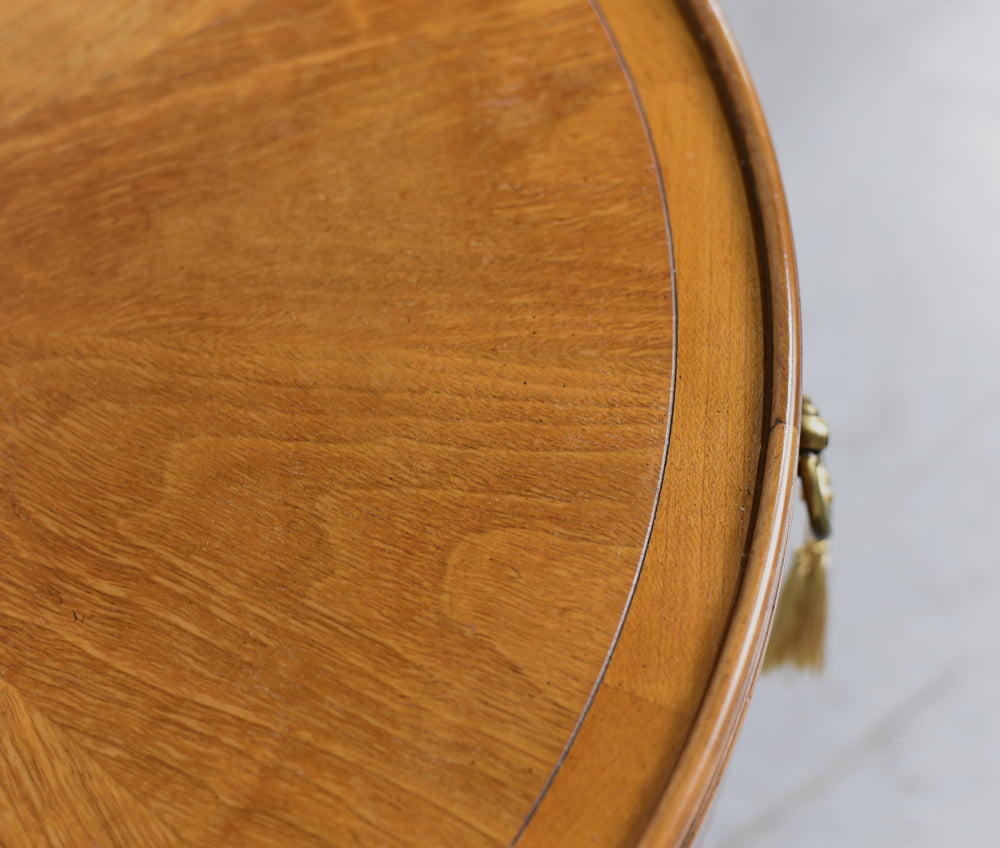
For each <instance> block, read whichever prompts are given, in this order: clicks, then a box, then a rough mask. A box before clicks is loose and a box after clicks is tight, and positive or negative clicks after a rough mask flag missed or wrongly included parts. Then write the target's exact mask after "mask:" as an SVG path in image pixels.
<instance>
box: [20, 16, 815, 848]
mask: <svg viewBox="0 0 1000 848" xmlns="http://www.w3.org/2000/svg"><path fill="white" fill-rule="evenodd" d="M81 10H82V7H80V8H79V9H77V8H75V7H73V5H72V4H65V3H61V2H56V1H55V0H46V2H42V3H38V2H32V3H21V2H16V3H12V4H4V5H3V6H0V28H2V29H3V31H4V33H5V38H4V40H3V41H2V42H0V387H2V388H0V410H2V414H0V440H2V444H0V721H2V726H0V778H2V779H0V844H3V845H4V846H8V845H9V846H22V845H32V846H34V845H47V844H52V845H63V844H65V845H76V844H89V843H90V842H94V843H96V844H101V845H174V844H184V845H212V846H216V845H240V846H244V845H248V846H250V845H262V846H263V845H274V844H280V845H337V846H347V845H399V846H418V845H447V846H454V845H469V846H476V845H482V846H499V845H509V844H511V843H512V842H516V843H517V844H519V845H524V846H528V845H575V844H584V843H586V844H604V845H629V844H634V843H635V842H636V841H637V840H643V844H647V845H661V844H673V843H675V842H678V841H680V840H681V839H683V838H685V837H686V835H687V834H688V833H690V832H691V831H692V828H693V827H694V825H695V824H696V821H697V818H698V816H699V814H700V812H701V810H702V809H703V805H704V804H705V803H706V802H707V799H708V797H709V795H710V792H711V788H712V786H713V785H714V781H715V779H716V778H717V774H718V771H719V769H720V768H721V766H722V763H723V762H724V758H725V755H726V752H727V750H728V746H729V744H730V743H731V739H732V736H733V734H734V732H735V729H736V725H737V723H738V720H739V717H740V715H741V714H742V709H743V706H744V704H745V700H746V697H747V695H748V690H749V687H750V686H751V684H752V680H753V677H754V674H755V671H756V666H757V663H758V661H759V655H760V651H761V650H762V647H763V642H764V635H765V631H766V626H767V619H768V614H769V612H768V611H769V604H770V603H771V601H772V596H773V588H774V583H775V575H776V564H777V561H778V556H779V554H780V551H781V549H782V548H783V544H784V532H785V529H786V526H787V504H788V498H789V493H790V480H791V478H790V474H791V470H790V469H791V458H792V457H793V456H794V448H795V429H796V423H797V418H796V416H797V407H796V403H797V392H798V385H797V364H796V343H797V342H796V339H797V324H796V321H797V311H796V310H797V307H796V305H795V302H794V280H793V276H792V271H791V270H790V264H789V263H790V239H789V238H788V233H787V220H786V216H785V213H784V209H783V205H782V201H781V197H780V183H778V181H777V173H776V170H774V168H773V161H772V160H771V159H769V158H768V157H769V156H770V148H769V145H768V143H767V138H766V132H765V131H764V130H763V123H762V121H761V120H760V118H759V113H758V112H755V111H754V109H755V108H756V106H755V101H754V100H753V97H752V92H751V91H750V89H749V88H748V86H747V84H746V82H745V79H743V78H742V77H740V73H741V66H740V64H739V61H738V59H737V58H736V57H735V54H734V53H733V52H732V48H731V46H730V45H728V44H727V42H726V41H725V37H724V33H723V34H722V35H720V33H721V32H722V31H721V30H716V29H713V27H715V26H717V18H716V17H714V16H713V14H712V10H711V9H710V8H709V7H707V6H703V5H701V4H700V3H695V2H692V4H691V6H690V7H688V6H684V7H683V8H682V7H680V6H675V5H673V3H672V2H671V0H618V2H615V3H609V4H608V5H607V7H606V8H604V9H603V14H604V15H605V16H606V21H604V22H603V23H602V19H601V17H600V16H599V14H595V10H594V9H593V8H591V7H590V6H589V5H587V4H585V3H581V2H578V0H531V2H528V1H527V0H525V2H513V3H504V4H499V3H474V4H469V3H463V2H459V1H458V0H446V2H443V3H439V4H434V5H433V6H430V7H429V6H426V5H419V4H411V3H400V2H389V0H379V2H323V1H322V0H299V1H298V2H287V0H265V2H253V3H251V2H247V0H198V2H192V3H190V4H185V7H184V9H183V10H179V9H177V8H176V4H173V3H166V2H163V3H145V4H133V3H125V2H121V0H96V2H94V3H90V4H87V11H86V13H84V12H83V11H81ZM605 26H606V28H607V30H608V32H610V34H611V35H612V36H613V38H614V43H613V41H612V40H611V39H609V37H608V33H607V32H605ZM706 39H707V40H706ZM615 44H617V47H615ZM727 62H728V63H730V64H728V65H727ZM623 66H624V67H625V68H627V70H628V72H629V73H630V74H631V81H632V83H631V86H630V81H629V78H628V76H627V75H626V73H625V72H623ZM637 102H638V104H639V105H640V106H641V109H642V110H643V111H644V116H643V114H642V112H640V111H639V110H638V109H637V108H636V105H637ZM650 142H651V144H650ZM741 163H742V164H741ZM661 183H662V192H661ZM663 198H665V199H666V207H667V209H666V211H667V213H668V218H669V227H670V233H671V238H670V239H669V240H668V237H667V232H666V231H667V222H666V221H665V220H664V208H663ZM782 262H783V263H785V266H784V270H782V268H781V267H780V266H781V263H782ZM675 307H676V308H675ZM675 322H676V333H675ZM671 422H672V423H671ZM666 446H669V449H668V450H667V451H666V453H665V447H666ZM664 458H666V462H665V465H664ZM661 478H662V480H661ZM661 481H662V487H661Z"/></svg>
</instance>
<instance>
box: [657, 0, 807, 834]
mask: <svg viewBox="0 0 1000 848" xmlns="http://www.w3.org/2000/svg"><path fill="white" fill-rule="evenodd" d="M678 3H679V4H680V5H681V6H682V7H683V9H684V11H685V12H686V14H687V16H688V19H689V22H690V24H691V26H692V27H694V28H696V30H697V35H698V38H699V41H700V42H701V43H702V45H703V47H704V50H705V54H706V59H707V61H708V63H709V65H710V66H711V67H712V69H713V71H714V73H715V75H716V86H717V89H718V91H719V96H720V99H721V100H722V101H723V103H724V105H725V107H726V109H727V111H728V113H729V116H730V120H731V126H732V130H733V133H734V137H735V138H734V140H735V141H736V144H737V147H738V149H741V150H743V151H745V154H746V156H745V165H744V173H745V177H746V181H747V190H748V195H749V197H750V198H751V199H752V200H753V201H755V202H756V206H757V208H756V212H757V213H758V214H759V218H760V222H759V223H760V227H761V231H760V237H761V238H762V239H763V242H764V244H763V248H764V253H765V255H766V268H764V269H762V270H764V271H765V272H766V273H765V274H763V275H762V284H763V285H764V286H766V287H767V290H766V291H765V292H763V298H764V303H765V308H767V309H768V310H769V313H770V314H769V315H768V316H767V318H768V319H769V321H768V322H767V323H766V324H765V330H769V331H770V339H769V340H765V342H767V341H769V342H770V351H769V359H770V375H769V376H770V386H769V389H770V392H769V394H770V409H769V410H768V412H767V415H768V420H767V422H766V427H767V440H766V443H765V445H764V456H763V459H764V467H763V474H762V481H761V482H762V485H761V492H760V500H759V507H758V510H757V517H756V523H755V528H754V533H753V541H752V543H751V546H750V551H749V555H748V559H747V564H746V568H745V571H744V576H743V582H742V585H741V587H740V591H739V596H738V598H737V601H736V606H735V608H734V610H733V615H732V619H731V621H730V625H729V629H728V632H727V634H726V637H725V641H724V643H723V647H722V651H721V653H720V656H719V662H718V664H717V665H716V670H715V673H714V674H713V677H712V680H711V683H710V684H709V688H708V691H707V693H706V695H705V699H704V701H703V702H702V706H701V708H700V710H699V713H698V717H697V719H696V721H695V725H694V728H693V730H692V732H691V734H690V736H689V737H688V740H687V742H686V744H685V746H684V749H683V751H682V753H681V756H680V760H679V761H678V764H677V766H676V768H675V769H674V772H673V774H672V775H671V777H670V781H669V784H668V788H667V790H666V791H665V792H664V794H663V795H662V797H661V798H660V801H659V802H658V804H657V806H656V809H655V811H654V813H653V816H652V818H651V819H650V821H649V822H648V824H647V825H646V828H645V830H644V831H643V833H642V835H641V836H640V838H639V841H638V843H637V844H638V845H639V846H641V848H653V846H663V845H677V844H689V843H690V841H691V840H692V839H693V837H694V835H695V833H696V831H697V829H698V826H699V825H700V823H701V820H702V818H703V817H704V814H705V812H706V810H707V808H708V805H709V803H710V802H711V799H712V797H713V795H714V793H715V789H716V786H717V784H718V781H719V778H720V777H721V774H722V770H723V768H724V767H725V765H726V762H727V760H728V759H729V754H730V752H731V750H732V746H733V743H734V741H735V738H736V734H737V733H738V731H739V728H740V725H741V724H742V722H743V717H744V714H745V711H746V707H747V704H748V701H749V697H750V694H751V693H752V691H753V687H754V684H755V683H756V680H757V675H758V673H759V671H760V666H761V662H762V660H763V656H764V649H765V647H766V645H767V637H768V635H769V633H770V629H771V623H772V619H773V614H774V605H775V602H776V599H777V591H778V585H779V583H780V580H781V568H782V560H783V558H784V555H785V549H786V545H787V541H788V529H789V524H790V521H791V514H792V498H793V495H794V491H795V478H796V471H795V468H796V458H797V455H798V445H799V413H800V408H799V407H800V399H801V319H800V312H799V295H798V281H797V275H796V268H795V254H794V249H793V244H792V232H791V223H790V220H789V216H788V209H787V204H786V201H785V195H784V190H783V188H782V182H781V175H780V172H779V170H778V164H777V159H776V157H775V153H774V148H773V146H772V144H771V138H770V133H769V132H768V129H767V124H766V122H765V120H764V114H763V111H762V109H761V106H760V102H759V100H758V98H757V94H756V91H755V89H754V87H753V83H752V82H751V80H750V76H749V73H748V71H747V67H746V65H745V63H744V61H743V58H742V56H741V54H740V52H739V49H738V47H737V45H736V42H735V40H734V38H733V35H732V32H731V30H730V29H729V26H728V24H727V23H726V21H725V18H724V17H723V14H722V11H721V9H720V8H719V5H718V3H717V2H715V0H678Z"/></svg>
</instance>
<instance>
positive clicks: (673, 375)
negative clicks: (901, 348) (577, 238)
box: [509, 0, 677, 848]
mask: <svg viewBox="0 0 1000 848" xmlns="http://www.w3.org/2000/svg"><path fill="white" fill-rule="evenodd" d="M589 2H590V7H591V8H592V9H593V11H594V14H595V15H596V16H597V19H598V21H599V22H600V24H601V27H602V28H603V29H604V33H605V35H606V36H607V37H608V41H609V42H610V43H611V49H612V50H613V51H614V54H615V57H616V58H617V59H618V64H619V66H620V67H621V69H622V73H623V74H624V75H625V81H626V83H627V84H628V87H629V91H631V92H632V99H633V101H634V102H635V107H636V110H637V111H638V113H639V120H640V122H641V124H642V129H643V132H644V133H645V134H646V142H647V143H648V145H649V150H650V153H651V155H652V157H653V165H654V168H655V170H656V181H657V184H658V186H659V190H660V205H661V207H662V209H663V221H664V227H665V231H666V237H667V252H668V254H669V256H670V300H671V310H672V316H671V318H672V329H671V333H672V337H671V340H670V342H671V344H670V346H671V366H670V368H671V370H670V397H669V401H668V406H667V430H666V434H665V436H664V440H663V455H662V457H661V459H660V474H659V479H658V480H657V484H656V496H655V497H654V498H653V508H652V511H651V512H650V516H649V524H648V526H647V527H646V537H645V539H644V540H643V543H642V551H641V552H640V554H639V563H638V565H637V566H636V569H635V576H634V577H633V578H632V585H631V586H630V587H629V592H628V596H627V597H626V599H625V606H624V608H623V610H622V614H621V617H620V618H619V620H618V626H617V627H616V628H615V633H614V636H613V637H612V638H611V645H610V647H609V648H608V652H607V654H606V655H605V657H604V662H603V663H602V664H601V668H600V671H599V672H598V674H597V678H596V680H595V681H594V685H593V687H592V688H591V690H590V694H589V695H588V696H587V701H586V703H585V704H584V705H583V709H582V710H581V711H580V715H579V717H578V718H577V720H576V724H575V725H574V727H573V730H572V732H571V733H570V735H569V739H568V740H567V741H566V744H565V746H564V747H563V749H562V752H561V753H560V755H559V759H558V760H557V761H556V764H555V766H554V767H553V769H552V772H551V773H550V774H549V776H548V778H547V779H546V781H545V785H544V786H543V787H542V789H541V791H540V792H539V793H538V797H537V798H536V799H535V802H534V803H533V804H532V805H531V809H530V810H529V811H528V814H527V815H526V816H525V817H524V821H523V822H521V826H520V827H519V828H518V831H517V833H516V834H515V835H514V838H513V839H512V840H511V842H510V846H509V848H514V846H516V845H517V843H518V842H519V841H520V840H521V837H522V836H523V835H524V832H525V830H527V828H528V825H529V824H530V823H531V820H532V819H533V818H534V816H535V813H536V812H538V808H539V806H540V805H541V803H542V799H543V798H544V797H545V795H546V793H547V792H548V791H549V789H550V788H551V786H552V783H553V782H554V781H555V779H556V775H558V774H559V770H560V769H561V768H562V765H563V763H564V762H565V761H566V758H567V756H569V751H570V748H572V747H573V743H574V742H575V741H576V738H577V736H578V735H579V733H580V729H581V728H582V727H583V722H584V720H585V719H586V718H587V714H588V713H589V712H590V708H591V706H592V705H593V703H594V698H595V697H596V696H597V690H598V689H600V687H601V683H603V682H604V675H605V674H606V673H607V670H608V666H609V665H610V664H611V657H612V656H613V655H614V652H615V648H616V647H617V646H618V640H619V638H620V637H621V634H622V629H623V628H624V627H625V619H627V618H628V614H629V610H630V609H631V607H632V600H633V598H634V597H635V592H636V588H637V587H638V585H639V577H640V576H641V575H642V568H643V565H644V564H645V562H646V554H647V552H648V551H649V542H650V539H651V538H652V535H653V521H654V520H655V518H656V512H657V510H658V508H659V505H660V495H661V493H662V491H663V478H664V475H665V473H666V468H667V453H668V451H669V449H670V433H671V430H672V428H673V420H674V395H675V393H676V389H677V268H676V265H675V263H674V242H673V235H672V233H671V230H670V213H669V210H668V209H667V194H666V189H665V187H664V184H663V169H662V168H661V167H660V160H659V157H658V156H657V153H656V147H655V145H654V144H653V134H652V131H651V130H650V127H649V120H648V118H647V117H646V112H645V110H644V109H643V106H642V101H641V100H640V98H639V90H638V88H637V87H636V84H635V80H634V79H633V77H632V73H631V71H630V70H629V67H628V64H627V63H626V62H625V57H624V56H622V52H621V48H620V47H619V45H618V42H617V40H616V39H615V36H614V34H613V33H612V31H611V26H610V25H609V24H608V21H607V18H605V16H604V12H603V11H601V8H600V5H599V3H598V0H589Z"/></svg>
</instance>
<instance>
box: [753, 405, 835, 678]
mask: <svg viewBox="0 0 1000 848" xmlns="http://www.w3.org/2000/svg"><path fill="white" fill-rule="evenodd" d="M829 437H830V430H829V428H828V427H827V425H826V422H825V421H824V420H823V419H822V418H820V416H819V410H817V409H816V407H815V406H813V404H812V402H811V401H810V400H809V398H808V397H803V398H802V439H801V450H800V454H799V476H800V477H801V478H802V494H803V499H804V500H805V502H806V507H807V508H808V510H809V528H810V533H811V538H810V539H809V541H807V542H806V543H805V544H804V545H801V546H800V547H799V548H797V549H796V551H795V558H794V560H793V562H792V568H791V571H790V573H789V575H788V577H787V578H786V579H785V583H784V585H783V586H782V587H781V593H780V594H779V595H778V605H777V608H776V610H775V613H774V626H773V627H772V629H771V640H770V642H769V643H768V646H767V653H766V654H765V656H764V668H763V670H764V671H769V670H771V669H773V668H777V667H778V666H782V665H794V666H795V667H796V668H800V669H810V670H812V671H815V672H817V673H818V672H819V671H821V670H822V668H823V659H824V641H825V634H826V605H827V600H826V572H827V569H828V567H829V565H830V543H829V541H828V537H829V535H830V505H831V503H832V501H833V493H832V492H831V489H830V475H829V474H828V473H827V471H826V467H825V466H824V465H823V461H822V459H820V453H821V451H822V450H823V449H824V448H825V447H826V445H827V442H828V441H829Z"/></svg>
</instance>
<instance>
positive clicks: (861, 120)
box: [702, 0, 1000, 848]
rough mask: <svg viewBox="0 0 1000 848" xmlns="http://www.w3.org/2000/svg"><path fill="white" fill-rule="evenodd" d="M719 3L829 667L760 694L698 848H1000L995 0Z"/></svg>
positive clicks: (999, 5) (999, 146)
mask: <svg viewBox="0 0 1000 848" xmlns="http://www.w3.org/2000/svg"><path fill="white" fill-rule="evenodd" d="M722 5H723V8H724V11H725V13H726V15H727V18H728V20H729V22H730V25H731V26H732V29H733V31H734V32H735V34H736V38H737V41H738V42H739V44H740V46H741V49H742V52H743V54H744V57H745V59H746V61H747V63H748V65H749V67H750V72H751V75H752V76H753V78H754V81H755V83H756V86H757V90H758V93H759V95H760V98H761V102H762V103H763V106H764V111H765V114H766V115H767V118H768V122H769V125H770V128H771V133H772V137H773V140H774V144H775V148H776V150H777V154H778V161H779V162H780V164H781V169H782V174H783V177H784V181H785V188H786V192H787V196H788V202H789V206H790V209H791V216H792V224H793V229H794V233H795V240H796V246H797V253H798V264H799V273H800V283H801V290H802V309H803V333H804V371H803V374H804V381H805V388H806V391H807V392H809V393H810V394H811V395H812V397H813V399H814V401H816V403H817V405H818V406H819V407H820V410H821V412H822V413H823V414H824V416H825V417H826V418H827V420H828V422H829V423H830V426H831V429H832V445H831V447H830V449H829V451H828V465H829V467H830V471H831V473H832V475H833V482H834V491H835V495H836V505H835V512H834V533H835V537H834V541H833V545H834V548H833V556H834V563H833V566H832V569H831V573H830V583H831V585H830V593H831V597H830V617H829V630H828V643H827V668H826V671H825V672H824V674H823V675H822V676H821V677H819V678H814V677H808V676H805V677H803V676H795V675H788V674H782V675H777V676H774V675H771V676H768V677H765V678H762V679H761V681H760V683H759V685H758V688H757V692H756V695H755V697H754V700H753V701H752V703H751V706H750V710H749V712H748V715H747V720H746V723H745V725H744V729H743V733H742V735H741V737H740V739H739V741H738V742H737V745H736V749H735V751H734V754H733V757H732V760H731V762H730V766H729V769H728V772H727V775H726V777H725V779H724V781H723V784H722V787H721V790H720V792H719V795H718V797H717V801H716V804H715V806H714V808H713V810H712V812H711V814H710V818H709V821H708V824H707V827H706V828H705V830H704V831H703V837H704V838H703V841H702V844H703V845H705V846H706V848H757V847H758V846H768V848H782V846H795V848H802V846H805V847H806V848H823V846H838V847H839V846H847V845H863V846H876V848H877V846H907V848H914V846H918V848H919V846H941V845H971V846H979V845H983V846H992V845H1000V647H998V645H1000V639H998V635H997V634H998V630H1000V556H998V550H1000V539H998V531H1000V516H998V514H997V506H998V504H1000V498H998V496H997V492H998V489H1000V427H998V421H1000V376H998V367H997V366H998V364H1000V250H998V247H1000V2H997V0H953V2H941V0H937V1H936V2H925V1H924V0H907V2H901V0H840V2H822V3H821V2H811V1H810V0H723V2H722ZM798 532H799V531H798V530H796V533H798ZM795 541H797V539H796V538H795V537H794V536H793V542H795Z"/></svg>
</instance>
